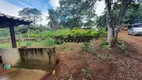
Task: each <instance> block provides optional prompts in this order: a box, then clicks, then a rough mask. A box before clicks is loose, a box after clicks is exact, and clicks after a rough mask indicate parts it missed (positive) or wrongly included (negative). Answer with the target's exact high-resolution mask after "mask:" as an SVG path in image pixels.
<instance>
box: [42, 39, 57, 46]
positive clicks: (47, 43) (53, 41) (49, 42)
mask: <svg viewBox="0 0 142 80" xmlns="http://www.w3.org/2000/svg"><path fill="white" fill-rule="evenodd" d="M43 44H44V45H45V46H54V45H56V41H55V40H54V39H53V38H47V39H46V40H45V41H44V42H43Z"/></svg>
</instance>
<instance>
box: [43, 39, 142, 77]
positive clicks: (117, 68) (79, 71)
mask: <svg viewBox="0 0 142 80" xmlns="http://www.w3.org/2000/svg"><path fill="white" fill-rule="evenodd" d="M91 45H92V47H93V48H94V49H96V53H97V54H100V56H101V57H103V56H104V57H105V58H106V57H107V58H110V59H108V60H101V59H99V58H98V57H96V56H94V55H93V54H91V53H89V52H85V51H82V50H81V46H82V44H81V43H80V44H77V43H71V44H67V45H63V46H59V47H57V50H56V51H57V57H58V58H59V63H58V65H57V68H56V74H55V75H52V74H50V75H46V76H45V77H44V78H43V79H42V80H141V79H142V62H141V59H142V56H141V55H140V53H139V51H137V49H135V47H133V46H131V43H129V42H128V43H127V44H126V45H127V52H128V54H129V55H128V56H127V55H125V53H124V52H123V51H121V50H120V48H119V47H117V46H114V48H111V49H105V48H103V47H102V46H101V45H100V40H94V41H92V42H91ZM105 54H107V55H105ZM83 70H85V71H86V72H83Z"/></svg>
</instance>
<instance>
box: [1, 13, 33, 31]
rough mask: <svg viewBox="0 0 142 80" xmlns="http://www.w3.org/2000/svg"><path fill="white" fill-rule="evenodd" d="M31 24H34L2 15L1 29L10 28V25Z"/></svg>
mask: <svg viewBox="0 0 142 80" xmlns="http://www.w3.org/2000/svg"><path fill="white" fill-rule="evenodd" d="M30 23H32V21H29V20H25V19H22V18H17V17H14V16H10V15H5V14H3V13H0V28H3V27H8V26H10V25H14V26H18V25H29V24H30Z"/></svg>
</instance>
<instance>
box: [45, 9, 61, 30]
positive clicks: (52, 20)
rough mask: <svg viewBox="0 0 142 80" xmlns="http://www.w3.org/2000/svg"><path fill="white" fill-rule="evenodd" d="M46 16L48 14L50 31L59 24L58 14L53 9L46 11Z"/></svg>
mask: <svg viewBox="0 0 142 80" xmlns="http://www.w3.org/2000/svg"><path fill="white" fill-rule="evenodd" d="M48 14H49V16H47V20H49V22H48V25H49V26H50V27H51V28H52V29H56V28H57V26H58V24H59V21H58V12H57V11H55V10H54V9H48Z"/></svg>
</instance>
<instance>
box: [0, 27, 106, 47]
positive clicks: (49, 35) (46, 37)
mask: <svg viewBox="0 0 142 80" xmlns="http://www.w3.org/2000/svg"><path fill="white" fill-rule="evenodd" d="M7 35H8V34H7ZM106 35H107V31H106V30H105V29H98V30H94V29H79V28H74V29H69V28H68V29H58V30H47V31H42V32H36V31H34V30H31V31H29V32H27V33H21V34H20V35H19V34H17V35H16V38H17V39H16V40H17V42H18V43H17V45H18V47H19V46H21V45H22V46H31V45H33V43H34V44H36V43H38V44H40V45H41V44H42V45H41V46H40V47H46V46H54V45H57V44H62V43H64V42H77V43H79V42H89V41H90V40H92V39H94V38H95V39H97V38H98V37H104V36H106ZM4 36H5V35H4ZM4 42H5V44H7V43H8V42H10V38H9V37H8V36H6V38H1V39H0V43H3V44H4ZM38 44H37V45H38ZM1 45H2V44H1ZM0 47H1V46H0ZM33 47H34V46H33ZM2 48H3V47H2Z"/></svg>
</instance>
